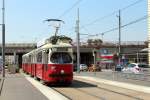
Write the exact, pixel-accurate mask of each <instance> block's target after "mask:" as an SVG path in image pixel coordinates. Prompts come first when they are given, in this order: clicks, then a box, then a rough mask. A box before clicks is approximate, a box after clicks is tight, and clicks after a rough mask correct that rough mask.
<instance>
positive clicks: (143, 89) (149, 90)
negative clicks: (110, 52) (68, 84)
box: [74, 76, 150, 93]
mask: <svg viewBox="0 0 150 100" xmlns="http://www.w3.org/2000/svg"><path fill="white" fill-rule="evenodd" d="M74 77H76V78H81V79H85V80H89V81H95V82H98V83H103V84H108V85H112V86H116V87H121V88H126V89H131V90H134V91H139V92H144V93H150V87H147V86H141V85H135V84H129V83H123V82H117V81H110V80H105V79H100V78H94V77H88V76H74Z"/></svg>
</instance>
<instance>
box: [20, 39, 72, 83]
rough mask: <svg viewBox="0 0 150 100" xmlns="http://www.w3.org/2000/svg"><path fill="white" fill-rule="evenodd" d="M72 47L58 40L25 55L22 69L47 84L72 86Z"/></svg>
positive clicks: (66, 42)
mask: <svg viewBox="0 0 150 100" xmlns="http://www.w3.org/2000/svg"><path fill="white" fill-rule="evenodd" d="M72 57H73V56H72V45H71V44H70V43H69V41H61V40H60V39H58V41H57V42H56V43H47V44H44V45H43V46H41V47H39V48H37V49H35V50H33V51H31V52H29V53H27V54H25V55H23V57H22V60H23V62H22V69H23V71H24V72H26V73H28V74H30V75H31V76H33V77H36V78H38V79H41V80H43V81H44V82H45V83H48V84H49V83H66V84H71V83H72V80H73V59H72Z"/></svg>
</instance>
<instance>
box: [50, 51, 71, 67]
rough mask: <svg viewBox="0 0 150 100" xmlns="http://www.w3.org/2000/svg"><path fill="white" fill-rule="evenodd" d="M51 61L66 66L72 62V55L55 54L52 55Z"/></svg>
mask: <svg viewBox="0 0 150 100" xmlns="http://www.w3.org/2000/svg"><path fill="white" fill-rule="evenodd" d="M50 60H51V62H52V63H57V64H66V63H71V62H72V58H71V56H70V54H69V53H66V52H55V53H53V54H52V55H51V58H50Z"/></svg>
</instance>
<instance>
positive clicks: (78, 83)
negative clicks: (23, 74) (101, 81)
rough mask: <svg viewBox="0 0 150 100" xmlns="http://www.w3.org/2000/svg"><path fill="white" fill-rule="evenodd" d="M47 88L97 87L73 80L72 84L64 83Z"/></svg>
mask: <svg viewBox="0 0 150 100" xmlns="http://www.w3.org/2000/svg"><path fill="white" fill-rule="evenodd" d="M49 87H57V88H59V87H60V88H62V87H65V88H67V87H68V88H70V87H72V88H86V87H87V88H89V87H97V85H93V84H90V83H86V82H82V81H79V80H73V82H72V84H70V85H66V84H65V83H64V84H55V85H54V84H53V85H49Z"/></svg>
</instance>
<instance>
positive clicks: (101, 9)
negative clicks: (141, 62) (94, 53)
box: [0, 0, 147, 43]
mask: <svg viewBox="0 0 150 100" xmlns="http://www.w3.org/2000/svg"><path fill="white" fill-rule="evenodd" d="M76 1H78V0H6V43H11V42H17V43H18V42H21V43H22V42H25V43H29V42H37V41H39V40H41V39H42V38H45V37H50V36H52V35H53V32H54V29H53V28H52V27H51V26H49V23H46V22H45V23H44V22H43V20H45V19H46V18H59V17H60V16H61V15H62V14H63V13H64V12H65V11H66V10H68V9H69V8H70V7H72V5H73V4H74V3H75V2H76ZM136 1H138V0H81V2H80V3H79V4H78V5H76V6H75V7H74V8H73V9H71V10H70V11H69V12H68V13H66V14H65V15H64V16H62V17H61V18H60V19H62V20H64V21H65V24H63V25H62V27H61V30H60V31H59V34H61V35H68V36H70V37H72V38H73V39H75V38H76V33H75V28H74V27H75V23H76V19H77V8H80V25H81V26H84V28H82V29H81V30H80V33H83V34H89V35H94V34H98V33H102V32H105V31H107V30H109V29H112V28H115V27H117V26H118V18H117V15H118V12H116V13H114V14H113V15H111V16H109V17H106V18H104V19H101V18H102V17H103V16H106V15H109V14H111V13H112V12H114V11H118V10H119V9H121V8H124V7H126V6H128V5H130V4H132V3H134V2H136ZM0 7H1V5H0ZM146 14H147V0H141V2H139V3H137V4H136V5H134V6H131V7H129V8H127V9H125V10H122V11H121V18H122V19H121V22H122V25H124V24H127V23H129V22H131V21H134V20H136V19H138V18H141V17H143V16H144V15H146ZM1 16H2V15H1V13H0V18H1ZM96 19H99V20H97V21H96V23H93V24H91V25H87V24H89V23H91V22H93V21H94V20H96ZM100 19H101V20H100ZM0 31H1V29H0ZM88 38H89V36H83V35H81V41H86V40H87V39H88ZM90 38H95V37H90ZM96 38H101V35H99V36H96ZM121 38H122V41H145V40H147V20H143V21H140V22H138V23H136V24H133V25H130V26H128V27H125V28H123V29H122V37H121ZM103 40H104V41H118V30H116V31H113V32H109V33H106V34H104V37H103ZM0 41H1V38H0Z"/></svg>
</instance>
